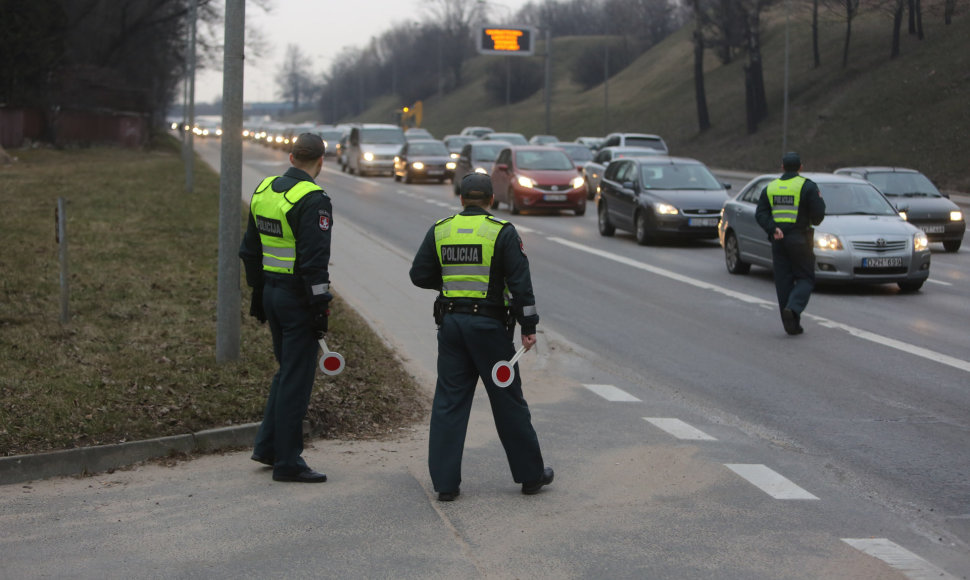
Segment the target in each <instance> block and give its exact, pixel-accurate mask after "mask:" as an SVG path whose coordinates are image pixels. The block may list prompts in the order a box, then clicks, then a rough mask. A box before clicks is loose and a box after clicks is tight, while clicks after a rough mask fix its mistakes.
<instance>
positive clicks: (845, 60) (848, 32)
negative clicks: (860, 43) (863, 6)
mask: <svg viewBox="0 0 970 580" xmlns="http://www.w3.org/2000/svg"><path fill="white" fill-rule="evenodd" d="M852 16H853V14H852V0H845V44H844V45H843V46H842V68H845V67H847V66H849V40H851V39H852Z"/></svg>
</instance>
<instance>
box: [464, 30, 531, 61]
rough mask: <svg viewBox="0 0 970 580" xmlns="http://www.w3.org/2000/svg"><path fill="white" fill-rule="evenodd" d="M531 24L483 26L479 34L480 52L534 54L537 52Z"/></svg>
mask: <svg viewBox="0 0 970 580" xmlns="http://www.w3.org/2000/svg"><path fill="white" fill-rule="evenodd" d="M534 37H535V34H534V31H533V29H532V28H531V27H529V26H483V27H481V29H479V34H478V52H479V53H480V54H505V55H518V56H532V54H533V53H534V52H535V47H534V46H533V42H532V39H533V38H534Z"/></svg>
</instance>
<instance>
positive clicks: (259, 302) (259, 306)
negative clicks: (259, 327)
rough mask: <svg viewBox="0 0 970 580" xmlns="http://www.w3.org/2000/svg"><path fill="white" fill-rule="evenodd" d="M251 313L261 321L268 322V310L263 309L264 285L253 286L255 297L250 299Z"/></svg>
mask: <svg viewBox="0 0 970 580" xmlns="http://www.w3.org/2000/svg"><path fill="white" fill-rule="evenodd" d="M249 315H250V316H252V317H253V318H255V319H256V320H258V321H259V323H260V324H262V323H264V322H266V311H265V310H264V309H263V287H262V286H257V287H255V288H253V297H252V299H250V301H249Z"/></svg>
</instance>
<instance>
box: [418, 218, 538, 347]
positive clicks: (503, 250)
mask: <svg viewBox="0 0 970 580" xmlns="http://www.w3.org/2000/svg"><path fill="white" fill-rule="evenodd" d="M461 215H464V216H470V215H491V214H490V213H489V212H487V211H486V210H485V209H483V208H481V207H478V206H468V207H466V208H465V209H464V210H463V211H462V212H461ZM434 230H435V227H434V226H431V228H430V229H429V230H428V233H427V234H426V235H425V236H424V240H423V241H422V242H421V247H420V248H418V253H417V254H416V255H415V256H414V262H412V264H411V272H410V275H411V282H413V283H414V285H415V286H417V287H419V288H426V289H428V290H437V291H439V292H441V287H442V279H441V276H442V273H441V262H440V261H439V259H438V251H437V248H436V247H435V239H434ZM488 280H489V282H488V294H487V297H486V298H485V299H484V301H485V302H487V303H488V304H494V305H496V306H503V305H504V300H503V290H504V289H505V287H508V289H509V292H510V293H511V294H512V303H511V306H512V312H513V314H514V315H515V319H516V321H517V322H518V323H519V325H520V326H521V327H522V334H535V332H536V325H537V324H539V315H538V314H530V315H529V316H524V315H523V314H522V309H523V308H524V307H526V306H535V303H536V299H535V294H534V293H533V291H532V276H531V275H530V273H529V258H528V257H526V255H525V250H524V248H523V245H522V239H521V238H519V233H518V232H517V231H515V226H513V225H512V224H511V223H507V224H506V225H505V227H503V228H502V231H500V232H499V234H498V237H496V239H495V252H494V254H493V255H492V266H491V269H490V271H489V277H488ZM449 300H454V301H455V302H456V303H468V304H474V303H475V302H481V301H480V300H476V299H474V298H454V299H449Z"/></svg>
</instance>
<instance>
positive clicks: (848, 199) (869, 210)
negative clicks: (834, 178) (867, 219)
mask: <svg viewBox="0 0 970 580" xmlns="http://www.w3.org/2000/svg"><path fill="white" fill-rule="evenodd" d="M818 187H819V190H821V192H822V199H824V200H825V215H896V209H895V208H894V207H893V206H892V205H891V204H890V203H889V202H888V201H886V198H884V197H883V196H882V195H880V193H879V191H878V190H876V188H874V187H873V186H871V185H869V184H865V183H823V184H820V185H819V186H818Z"/></svg>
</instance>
